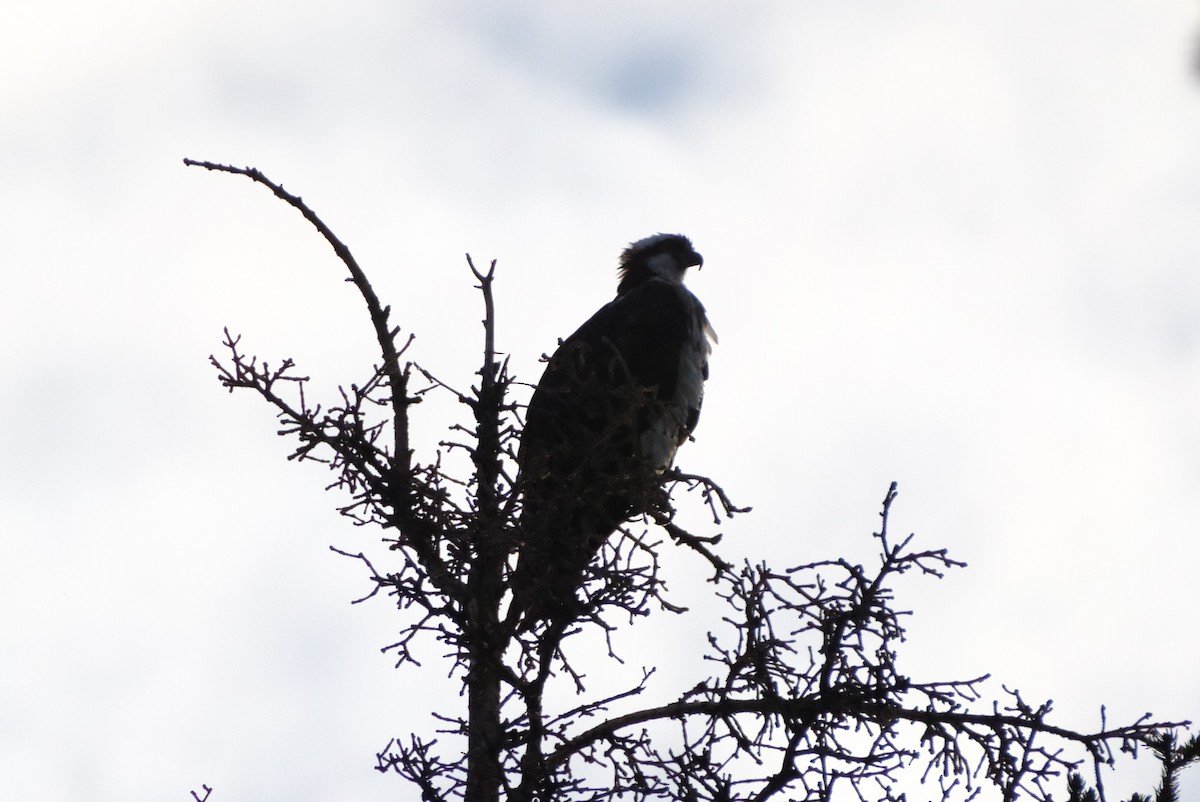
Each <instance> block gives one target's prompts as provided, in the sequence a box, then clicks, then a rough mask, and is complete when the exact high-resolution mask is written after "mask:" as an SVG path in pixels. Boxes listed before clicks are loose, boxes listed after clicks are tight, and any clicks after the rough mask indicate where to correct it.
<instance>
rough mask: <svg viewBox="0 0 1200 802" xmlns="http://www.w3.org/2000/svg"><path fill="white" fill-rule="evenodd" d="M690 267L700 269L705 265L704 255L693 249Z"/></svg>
mask: <svg viewBox="0 0 1200 802" xmlns="http://www.w3.org/2000/svg"><path fill="white" fill-rule="evenodd" d="M688 267H694V268H696V269H697V270H700V269H701V268H703V267H704V257H703V256H701V255H700V254H698V253H696V252H695V251H692V259H691V261H689V262H688Z"/></svg>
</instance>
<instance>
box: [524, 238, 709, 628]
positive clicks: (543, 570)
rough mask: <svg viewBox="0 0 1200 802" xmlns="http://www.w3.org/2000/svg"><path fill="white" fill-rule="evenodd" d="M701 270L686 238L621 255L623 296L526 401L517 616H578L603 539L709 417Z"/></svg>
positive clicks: (561, 354) (637, 506)
mask: <svg viewBox="0 0 1200 802" xmlns="http://www.w3.org/2000/svg"><path fill="white" fill-rule="evenodd" d="M703 263H704V260H703V259H702V258H701V256H700V254H698V253H697V252H696V251H695V249H693V248H692V243H691V242H690V241H689V240H688V238H687V237H684V236H682V235H680V234H656V235H654V236H652V237H647V238H645V239H643V240H639V241H637V242H634V243H632V244H631V245H630V246H629V247H628V248H627V249H626V250H625V251H624V253H622V254H621V263H620V267H619V270H618V276H619V283H618V284H617V297H616V298H615V299H614V300H612V301H610V302H609V303H608V304H606V305H604V306H603V307H601V308H600V310H599V311H597V312H596V314H594V315H592V317H591V318H590V319H589V320H588V321H587V322H586V323H584V324H583V325H582V326H580V327H579V329H578V331H576V332H575V333H574V334H572V335H571V336H570V337H568V338H567V339H566V340H564V341H562V343H561V344H560V345H559V347H558V350H557V351H555V353H554V355H553V356H552V357H550V359H549V362H548V364H547V365H546V370H545V373H543V375H542V379H541V381H540V382H538V386H537V389H536V390H535V391H534V393H533V397H532V399H531V400H530V402H529V409H528V413H527V415H526V421H525V429H524V433H523V434H522V437H521V446H520V449H519V452H518V454H517V462H518V465H519V468H520V473H519V478H518V480H517V486H518V487H519V488H520V489H521V493H522V511H521V520H520V526H519V530H520V554H519V557H518V560H517V567H516V569H515V571H514V573H513V578H512V587H513V605H512V608H511V610H512V612H511V613H510V619H511V617H512V615H514V614H517V613H519V614H520V615H521V616H522V623H521V626H522V627H523V628H525V629H528V628H531V627H532V626H533V625H534V624H535V623H536V622H537V621H539V620H555V621H565V620H569V619H570V618H571V617H572V615H573V613H574V612H575V607H576V604H575V591H576V589H577V588H578V587H579V585H580V584H581V582H582V580H583V573H584V571H585V569H586V568H587V566H588V564H589V563H590V562H591V560H592V558H593V557H594V556H595V555H596V552H597V551H599V549H600V547H601V546H602V545H603V544H604V541H605V540H606V539H607V538H608V536H609V535H611V534H612V533H613V532H614V531H616V530H617V528H618V527H619V526H620V525H621V524H622V523H624V522H625V521H626V520H628V519H629V518H631V517H633V516H635V515H640V514H642V513H644V512H646V511H647V510H648V509H649V508H650V505H651V502H652V498H653V494H654V492H655V491H656V490H657V489H658V485H659V476H660V475H661V474H662V473H663V472H664V471H666V470H667V469H668V468H670V467H671V464H672V462H673V461H674V459H675V452H676V450H677V449H678V448H679V446H680V445H682V444H683V442H684V441H685V440H687V439H688V438H689V437H690V435H691V433H692V430H693V429H695V428H696V422H697V421H698V420H699V417H700V404H701V401H702V399H703V397H704V381H705V379H707V378H708V355H709V353H710V352H711V350H712V346H711V344H710V340H711V341H712V342H715V341H716V335H715V333H714V332H713V330H712V327H711V326H710V325H709V323H708V318H707V317H706V316H705V313H704V306H703V305H701V303H700V301H699V300H697V299H696V296H694V295H692V293H691V292H689V291H688V290H687V288H685V287H684V286H683V277H684V274H685V273H686V272H687V269H688V268H689V267H700V266H701V265H702V264H703Z"/></svg>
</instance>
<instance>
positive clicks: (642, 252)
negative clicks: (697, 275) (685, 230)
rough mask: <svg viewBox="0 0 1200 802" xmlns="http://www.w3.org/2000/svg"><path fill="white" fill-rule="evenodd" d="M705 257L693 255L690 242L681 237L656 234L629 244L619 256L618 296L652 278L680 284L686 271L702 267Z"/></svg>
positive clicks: (680, 235) (694, 253) (679, 235)
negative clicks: (690, 268)
mask: <svg viewBox="0 0 1200 802" xmlns="http://www.w3.org/2000/svg"><path fill="white" fill-rule="evenodd" d="M703 265H704V257H702V256H701V255H700V254H698V253H696V249H695V248H693V247H692V242H691V240H689V239H688V238H687V237H685V236H683V235H682V234H655V235H654V236H651V237H646V238H645V239H640V240H638V241H637V242H634V243H631V244H630V245H629V247H628V248H626V249H625V252H624V253H622V254H621V266H620V268H618V271H617V272H618V275H619V276H620V279H621V281H620V283H619V284H618V285H617V294H618V295H620V294H622V293H624V292H625V291H627V290H630V289H632V288H633V287H636V286H637V285H638V284H641V283H642V282H643V281H646V280H648V279H652V278H663V279H666V280H667V281H671V282H674V283H675V284H682V283H683V275H684V273H686V272H687V269H688V268H689V267H702V266H703Z"/></svg>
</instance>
